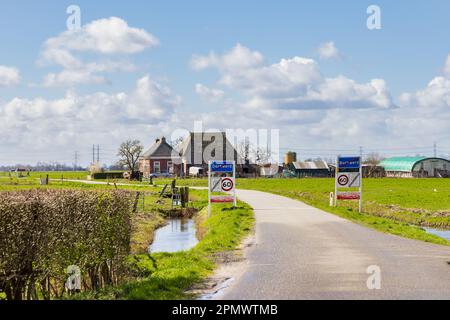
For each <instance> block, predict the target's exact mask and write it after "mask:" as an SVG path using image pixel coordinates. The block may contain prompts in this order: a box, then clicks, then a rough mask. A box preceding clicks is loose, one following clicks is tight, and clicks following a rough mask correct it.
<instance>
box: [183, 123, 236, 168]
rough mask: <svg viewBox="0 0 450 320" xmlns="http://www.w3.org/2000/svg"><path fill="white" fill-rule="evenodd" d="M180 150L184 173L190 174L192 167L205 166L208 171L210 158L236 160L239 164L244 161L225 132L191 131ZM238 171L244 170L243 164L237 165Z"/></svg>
mask: <svg viewBox="0 0 450 320" xmlns="http://www.w3.org/2000/svg"><path fill="white" fill-rule="evenodd" d="M179 152H180V154H181V161H182V166H181V167H182V168H181V170H182V173H181V174H182V175H185V174H189V169H190V168H191V167H199V168H203V171H204V172H205V173H206V172H207V170H208V162H209V161H210V160H219V161H223V160H227V161H232V160H234V161H236V163H238V164H239V163H242V161H240V160H239V159H238V153H237V151H236V149H235V148H234V147H233V145H232V144H231V143H230V142H229V141H228V139H227V137H226V133H225V132H195V133H194V132H191V133H190V134H189V136H187V137H186V138H185V139H183V142H182V144H181V148H180V150H179ZM237 171H238V172H237V173H238V174H239V173H240V172H242V165H239V166H237Z"/></svg>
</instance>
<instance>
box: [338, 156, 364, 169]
mask: <svg viewBox="0 0 450 320" xmlns="http://www.w3.org/2000/svg"><path fill="white" fill-rule="evenodd" d="M360 166H361V158H360V157H339V159H338V168H339V169H359V168H360Z"/></svg>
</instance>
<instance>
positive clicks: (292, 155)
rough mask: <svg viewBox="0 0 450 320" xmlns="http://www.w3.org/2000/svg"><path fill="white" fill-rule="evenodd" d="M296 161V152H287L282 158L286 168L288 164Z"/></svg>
mask: <svg viewBox="0 0 450 320" xmlns="http://www.w3.org/2000/svg"><path fill="white" fill-rule="evenodd" d="M296 161H297V153H296V152H292V151H289V152H288V153H286V155H285V156H284V164H285V165H286V166H288V165H289V164H291V163H293V162H296Z"/></svg>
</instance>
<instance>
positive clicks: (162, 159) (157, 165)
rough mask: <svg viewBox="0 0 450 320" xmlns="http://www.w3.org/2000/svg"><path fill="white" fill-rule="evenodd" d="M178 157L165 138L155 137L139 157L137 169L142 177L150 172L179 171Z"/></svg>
mask: <svg viewBox="0 0 450 320" xmlns="http://www.w3.org/2000/svg"><path fill="white" fill-rule="evenodd" d="M177 163H180V157H179V155H178V153H177V152H176V151H174V149H173V148H172V146H171V145H170V144H168V143H167V141H166V138H164V137H162V138H161V139H156V140H155V142H154V143H153V145H152V146H151V147H150V149H148V150H147V151H146V152H145V153H144V154H143V155H142V157H141V158H140V159H139V171H140V172H142V173H143V174H144V177H148V176H150V174H173V175H178V174H179V171H180V169H181V168H180V165H177Z"/></svg>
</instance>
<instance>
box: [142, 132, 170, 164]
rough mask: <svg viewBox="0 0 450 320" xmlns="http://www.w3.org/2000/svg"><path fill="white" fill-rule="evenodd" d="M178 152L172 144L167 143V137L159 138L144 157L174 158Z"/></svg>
mask: <svg viewBox="0 0 450 320" xmlns="http://www.w3.org/2000/svg"><path fill="white" fill-rule="evenodd" d="M175 153H176V152H175V151H174V149H173V148H172V146H171V145H170V144H168V143H167V141H166V138H164V137H162V138H161V139H157V140H156V141H155V143H153V145H152V146H151V147H150V149H148V150H147V151H146V152H145V153H144V154H143V155H142V157H141V158H142V159H151V158H154V157H159V158H161V157H167V158H172V157H173V155H174V154H175Z"/></svg>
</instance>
